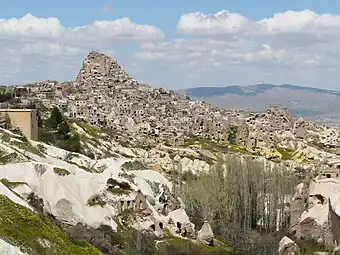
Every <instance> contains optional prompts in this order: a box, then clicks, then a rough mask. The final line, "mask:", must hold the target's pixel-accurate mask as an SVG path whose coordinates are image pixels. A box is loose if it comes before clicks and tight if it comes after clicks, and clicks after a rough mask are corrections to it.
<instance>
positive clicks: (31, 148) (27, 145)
mask: <svg viewBox="0 0 340 255" xmlns="http://www.w3.org/2000/svg"><path fill="white" fill-rule="evenodd" d="M25 138H26V137H24V138H23V139H20V140H21V141H22V142H19V141H11V144H12V145H15V146H16V147H18V148H19V149H22V150H24V151H28V152H31V153H33V154H35V155H38V156H40V157H42V158H46V156H45V155H44V153H42V152H41V151H40V150H39V149H38V148H37V147H35V146H33V145H32V144H31V143H30V142H29V141H28V140H26V139H27V138H26V139H25Z"/></svg>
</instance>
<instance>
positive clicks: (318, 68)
mask: <svg viewBox="0 0 340 255" xmlns="http://www.w3.org/2000/svg"><path fill="white" fill-rule="evenodd" d="M176 29H177V32H178V34H179V38H177V39H174V40H171V41H162V42H148V43H144V44H142V46H141V48H140V52H139V53H137V54H135V56H136V57H137V59H139V60H140V61H148V62H155V63H157V65H161V64H164V63H172V64H173V66H172V67H173V69H174V70H183V69H185V70H186V72H187V73H188V75H189V76H190V77H191V82H192V80H195V79H196V82H197V84H196V85H195V86H200V85H201V83H202V81H204V80H206V81H205V82H204V86H207V85H209V84H210V85H214V86H216V85H219V86H220V85H228V84H233V83H237V84H249V83H257V82H266V83H296V84H307V85H311V86H319V87H329V88H337V86H338V85H337V84H338V83H337V81H336V80H337V79H339V78H340V75H339V74H338V73H337V72H336V69H337V68H339V67H340V58H339V53H338V52H340V15H334V14H317V13H315V12H313V11H311V10H302V11H286V12H280V13H275V14H273V15H272V16H270V17H264V18H262V19H259V20H252V19H249V18H247V17H245V16H243V15H241V14H240V13H232V12H230V11H227V10H223V11H220V12H217V13H215V14H207V13H202V12H194V13H186V14H183V15H182V16H181V17H180V18H179V20H178V22H177V27H176ZM183 34H184V35H185V38H186V39H182V38H180V37H181V35H183ZM168 70H169V69H168ZM174 72H175V71H174ZM207 73H208V74H207ZM325 77H327V82H325V80H326V78H325ZM183 86H186V87H187V86H188V85H187V84H184V85H183Z"/></svg>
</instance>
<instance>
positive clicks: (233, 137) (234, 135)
mask: <svg viewBox="0 0 340 255" xmlns="http://www.w3.org/2000/svg"><path fill="white" fill-rule="evenodd" d="M237 130H238V127H237V126H232V127H230V133H229V136H228V142H229V143H230V144H236V138H237Z"/></svg>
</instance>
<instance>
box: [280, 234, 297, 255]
mask: <svg viewBox="0 0 340 255" xmlns="http://www.w3.org/2000/svg"><path fill="white" fill-rule="evenodd" d="M299 251H300V248H299V246H297V244H296V243H295V242H294V241H293V240H292V239H290V238H288V237H287V236H284V237H283V238H282V239H281V240H280V242H279V254H280V255H293V254H298V253H299Z"/></svg>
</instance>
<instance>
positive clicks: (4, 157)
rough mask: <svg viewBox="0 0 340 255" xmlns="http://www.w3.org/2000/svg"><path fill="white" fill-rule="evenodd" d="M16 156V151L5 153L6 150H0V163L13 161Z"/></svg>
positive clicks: (4, 163)
mask: <svg viewBox="0 0 340 255" xmlns="http://www.w3.org/2000/svg"><path fill="white" fill-rule="evenodd" d="M17 158H18V153H16V152H12V153H10V154H7V153H6V152H4V151H1V150H0V165H6V164H8V163H12V162H15V161H16V159H17Z"/></svg>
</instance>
